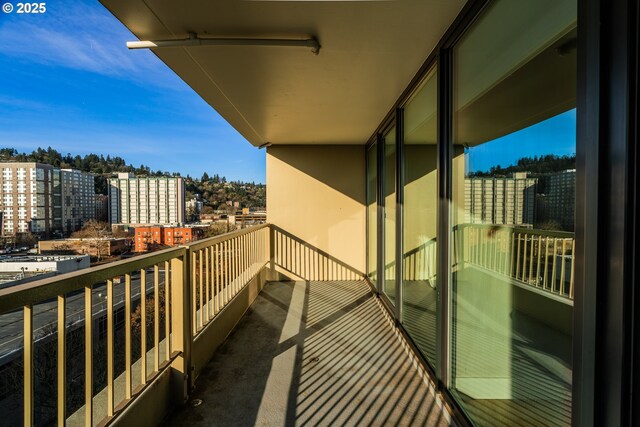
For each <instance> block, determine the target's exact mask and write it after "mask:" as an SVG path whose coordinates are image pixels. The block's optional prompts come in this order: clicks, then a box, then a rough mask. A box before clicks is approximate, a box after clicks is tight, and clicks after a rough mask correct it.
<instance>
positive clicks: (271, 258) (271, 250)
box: [269, 224, 276, 277]
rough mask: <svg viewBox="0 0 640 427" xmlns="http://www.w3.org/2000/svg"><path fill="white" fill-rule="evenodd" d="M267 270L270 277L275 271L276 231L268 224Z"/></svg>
mask: <svg viewBox="0 0 640 427" xmlns="http://www.w3.org/2000/svg"><path fill="white" fill-rule="evenodd" d="M269 269H270V270H271V272H270V276H271V277H274V276H272V275H273V274H275V271H276V230H275V229H274V227H273V225H272V224H269Z"/></svg>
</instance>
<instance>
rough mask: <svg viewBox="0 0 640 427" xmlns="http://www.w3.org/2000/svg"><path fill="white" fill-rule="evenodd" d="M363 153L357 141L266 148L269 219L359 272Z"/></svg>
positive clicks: (361, 264)
mask: <svg viewBox="0 0 640 427" xmlns="http://www.w3.org/2000/svg"><path fill="white" fill-rule="evenodd" d="M364 153H365V150H364V146H362V145H358V146H356V145H353V146H351V145H349V146H332V145H314V146H308V145H305V146H294V145H287V146H273V147H269V148H268V149H267V220H268V222H270V223H271V224H274V225H275V226H277V227H279V228H281V229H282V230H284V231H285V232H286V233H288V234H289V235H291V236H292V238H294V239H296V240H299V241H300V242H304V243H306V244H308V245H311V246H313V247H315V248H317V249H318V250H319V251H323V252H325V253H326V254H328V255H330V256H331V257H332V258H333V259H334V260H335V262H337V263H340V264H343V265H345V266H348V267H350V268H351V269H355V270H358V271H359V272H362V271H364V269H365V221H366V219H365V212H366V211H365V158H364ZM329 278H330V277H329Z"/></svg>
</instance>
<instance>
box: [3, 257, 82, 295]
mask: <svg viewBox="0 0 640 427" xmlns="http://www.w3.org/2000/svg"><path fill="white" fill-rule="evenodd" d="M89 266H90V260H89V255H79V256H76V255H73V256H64V255H63V256H40V255H28V256H19V257H5V258H2V259H0V288H5V287H8V286H13V285H15V284H17V283H24V282H28V281H31V280H35V279H40V278H43V277H48V276H54V275H56V274H63V273H70V272H72V271H77V270H82V269H85V268H88V267H89Z"/></svg>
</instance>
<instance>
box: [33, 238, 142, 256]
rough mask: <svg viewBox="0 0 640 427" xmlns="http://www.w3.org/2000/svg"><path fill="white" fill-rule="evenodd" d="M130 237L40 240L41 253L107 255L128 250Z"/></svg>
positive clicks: (39, 248)
mask: <svg viewBox="0 0 640 427" xmlns="http://www.w3.org/2000/svg"><path fill="white" fill-rule="evenodd" d="M129 243H130V239H125V238H119V239H116V238H100V239H91V238H83V239H57V240H41V241H40V242H38V253H39V254H86V255H90V256H93V257H105V256H111V255H117V254H120V253H123V252H127V251H128V250H129V247H130V244H129Z"/></svg>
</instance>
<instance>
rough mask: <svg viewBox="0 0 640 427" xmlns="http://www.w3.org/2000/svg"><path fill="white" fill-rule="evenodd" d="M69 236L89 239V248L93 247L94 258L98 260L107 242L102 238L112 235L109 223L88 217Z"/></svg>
mask: <svg viewBox="0 0 640 427" xmlns="http://www.w3.org/2000/svg"><path fill="white" fill-rule="evenodd" d="M71 237H75V238H81V239H89V240H88V242H87V243H88V244H89V248H90V249H94V252H95V254H96V258H97V259H98V260H100V259H101V258H102V257H101V255H102V252H103V251H104V250H105V249H106V247H107V245H108V244H109V242H107V241H106V240H103V239H104V238H105V237H112V235H111V230H110V228H109V224H108V223H106V222H102V221H96V220H95V219H90V220H89V221H87V222H85V223H84V225H83V226H82V228H81V229H80V230H79V231H76V232H75V233H73V234H72V235H71Z"/></svg>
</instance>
